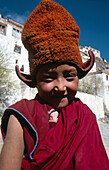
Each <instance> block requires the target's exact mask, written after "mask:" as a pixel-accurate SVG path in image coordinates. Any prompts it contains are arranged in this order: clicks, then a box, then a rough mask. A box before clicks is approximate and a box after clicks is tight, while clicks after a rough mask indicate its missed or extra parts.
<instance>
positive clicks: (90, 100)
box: [76, 92, 104, 119]
mask: <svg viewBox="0 0 109 170" xmlns="http://www.w3.org/2000/svg"><path fill="white" fill-rule="evenodd" d="M76 97H78V98H80V99H81V101H82V102H83V103H84V104H87V105H88V107H89V108H90V109H91V110H92V111H93V113H94V114H95V115H96V118H97V119H99V118H104V107H103V99H102V98H101V97H98V96H94V95H91V94H87V93H82V92H77V94H76Z"/></svg>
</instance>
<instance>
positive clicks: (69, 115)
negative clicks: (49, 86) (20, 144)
mask: <svg viewBox="0 0 109 170" xmlns="http://www.w3.org/2000/svg"><path fill="white" fill-rule="evenodd" d="M50 109H51V107H50V106H48V105H46V104H41V103H40V102H39V101H38V100H26V99H24V100H21V101H20V102H17V103H16V104H14V105H12V106H10V107H9V108H8V109H6V111H5V113H4V116H3V119H2V125H1V128H2V134H3V138H5V135H6V130H7V123H8V119H9V116H10V114H13V115H15V117H16V118H17V119H18V120H19V122H20V123H21V126H22V127H23V130H24V139H25V153H24V155H25V156H24V158H23V161H22V170H36V169H44V170H47V169H48V170H49V169H52V170H57V169H59V170H64V169H73V170H108V169H109V160H108V157H107V155H106V151H105V149H104V146H103V143H102V140H101V135H100V132H99V129H98V125H97V122H96V118H95V115H94V114H93V113H92V111H91V110H90V109H89V108H88V106H87V105H85V104H83V103H82V102H81V100H79V99H74V100H73V102H72V103H71V104H70V105H69V106H67V107H65V108H63V109H61V110H59V113H60V114H59V118H58V122H57V123H56V125H55V126H54V127H52V128H49V115H48V111H49V110H50Z"/></svg>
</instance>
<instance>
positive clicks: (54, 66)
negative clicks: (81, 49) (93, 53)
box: [38, 63, 77, 72]
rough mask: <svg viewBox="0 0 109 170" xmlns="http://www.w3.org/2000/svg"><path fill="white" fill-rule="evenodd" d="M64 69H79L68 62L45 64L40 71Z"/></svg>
mask: <svg viewBox="0 0 109 170" xmlns="http://www.w3.org/2000/svg"><path fill="white" fill-rule="evenodd" d="M59 69H62V70H63V71H64V70H65V71H70V70H71V71H77V69H76V67H75V66H73V65H70V64H68V63H49V64H45V65H43V66H42V67H41V68H40V69H39V70H38V72H51V71H55V70H59Z"/></svg>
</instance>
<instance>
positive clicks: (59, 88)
mask: <svg viewBox="0 0 109 170" xmlns="http://www.w3.org/2000/svg"><path fill="white" fill-rule="evenodd" d="M54 89H55V91H60V92H61V91H62V92H63V91H66V85H65V82H64V81H57V84H56V86H55V88H54Z"/></svg>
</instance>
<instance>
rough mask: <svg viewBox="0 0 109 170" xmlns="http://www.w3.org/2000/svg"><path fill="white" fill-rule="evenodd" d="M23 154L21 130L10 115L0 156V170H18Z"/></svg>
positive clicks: (16, 121)
mask: <svg viewBox="0 0 109 170" xmlns="http://www.w3.org/2000/svg"><path fill="white" fill-rule="evenodd" d="M23 152H24V139H23V129H22V127H21V125H20V123H19V122H18V120H17V119H16V118H15V117H14V116H13V115H11V116H10V118H9V122H8V127H7V134H6V139H5V142H4V145H3V148H2V151H1V155H0V170H20V169H21V164H22V157H23Z"/></svg>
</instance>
